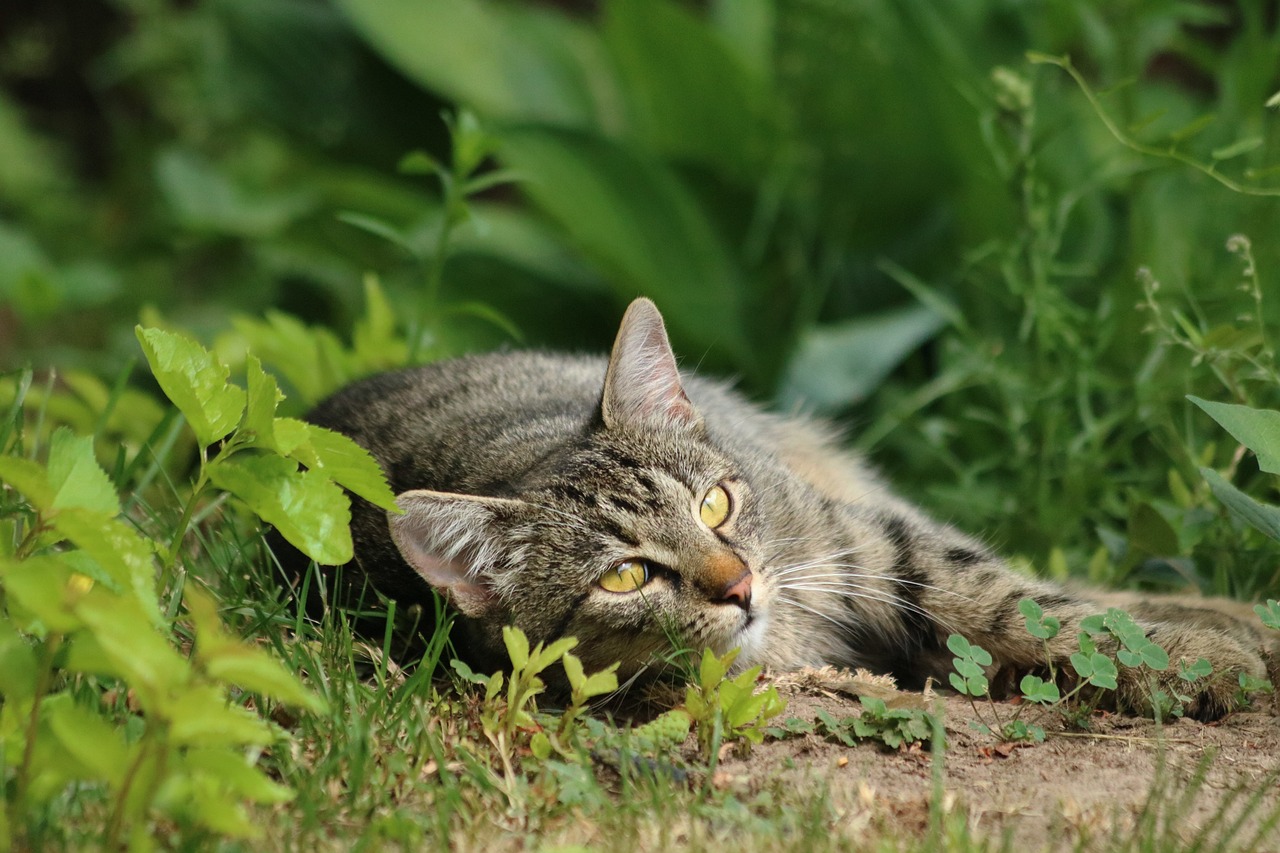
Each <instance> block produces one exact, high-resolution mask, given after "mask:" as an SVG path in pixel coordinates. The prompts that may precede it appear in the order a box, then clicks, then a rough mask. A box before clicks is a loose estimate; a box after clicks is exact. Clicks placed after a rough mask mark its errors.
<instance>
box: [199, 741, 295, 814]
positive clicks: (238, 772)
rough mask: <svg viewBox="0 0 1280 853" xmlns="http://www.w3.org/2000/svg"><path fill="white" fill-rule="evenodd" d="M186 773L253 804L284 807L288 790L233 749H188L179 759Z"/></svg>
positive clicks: (288, 796) (289, 790) (290, 791)
mask: <svg viewBox="0 0 1280 853" xmlns="http://www.w3.org/2000/svg"><path fill="white" fill-rule="evenodd" d="M180 760H181V762H182V764H183V766H184V767H185V768H186V769H188V770H196V771H200V772H202V773H205V774H208V775H209V776H210V777H212V778H214V779H216V780H217V781H218V783H219V784H220V785H222V786H225V787H226V788H227V789H228V790H230V791H233V792H235V793H236V794H237V795H239V796H241V797H244V798H246V799H249V800H252V801H253V802H255V803H287V802H289V801H290V800H292V799H293V797H294V792H293V790H292V789H290V788H288V787H286V786H284V785H280V784H277V783H276V782H273V781H271V780H270V779H268V778H267V777H266V775H265V774H263V773H262V771H260V770H258V769H257V768H256V767H254V766H253V765H252V764H251V763H250V762H248V761H246V760H245V758H244V755H243V753H242V751H240V750H233V749H225V748H224V749H190V750H187V752H186V754H185V755H183V756H182V758H181V759H180Z"/></svg>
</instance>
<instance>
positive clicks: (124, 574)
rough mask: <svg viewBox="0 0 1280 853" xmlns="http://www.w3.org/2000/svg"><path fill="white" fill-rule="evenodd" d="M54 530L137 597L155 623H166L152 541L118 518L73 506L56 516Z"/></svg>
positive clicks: (137, 600) (122, 587)
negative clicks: (162, 611) (157, 584)
mask: <svg viewBox="0 0 1280 853" xmlns="http://www.w3.org/2000/svg"><path fill="white" fill-rule="evenodd" d="M53 526H54V529H56V530H57V531H58V533H60V534H61V535H63V536H65V537H66V538H67V539H69V540H70V541H71V542H73V543H75V544H76V545H77V546H79V547H80V549H81V550H82V551H83V552H84V553H85V554H87V555H88V556H89V557H91V558H92V559H93V560H94V562H95V563H97V565H98V566H99V567H100V568H101V569H102V570H103V571H104V572H106V573H107V575H108V576H109V577H110V578H111V579H112V580H113V581H115V583H116V584H118V585H119V587H120V588H121V589H126V590H129V592H130V593H131V594H132V596H133V599H134V600H135V601H136V602H137V604H138V606H140V607H141V608H142V609H143V611H144V612H145V613H146V614H147V619H148V621H149V622H150V623H151V624H152V625H154V626H157V627H159V626H161V625H163V624H164V621H165V620H164V617H163V615H162V614H161V612H160V601H159V598H158V597H157V595H156V564H155V560H154V555H155V550H154V546H153V543H152V542H151V540H149V539H147V538H145V537H144V536H143V535H142V534H140V533H138V531H137V530H135V529H134V528H133V527H132V526H130V525H129V524H127V523H125V522H124V521H122V520H120V519H118V518H109V517H107V516H104V515H101V514H100V513H97V512H93V511H90V510H82V509H70V510H64V511H63V512H60V513H58V515H57V516H56V517H55V518H54V519H53Z"/></svg>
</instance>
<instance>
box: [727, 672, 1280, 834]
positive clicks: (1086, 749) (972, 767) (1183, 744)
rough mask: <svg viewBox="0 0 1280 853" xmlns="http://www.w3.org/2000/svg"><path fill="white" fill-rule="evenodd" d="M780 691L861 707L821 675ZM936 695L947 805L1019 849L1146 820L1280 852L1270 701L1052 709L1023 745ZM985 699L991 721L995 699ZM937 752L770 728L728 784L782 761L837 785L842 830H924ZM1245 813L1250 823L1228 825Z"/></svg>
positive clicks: (837, 708) (1276, 740) (774, 770)
mask: <svg viewBox="0 0 1280 853" xmlns="http://www.w3.org/2000/svg"><path fill="white" fill-rule="evenodd" d="M780 690H782V692H784V693H786V694H789V695H788V707H787V710H786V712H784V714H783V717H784V718H799V719H802V720H813V719H814V718H815V716H816V715H817V713H818V711H819V710H824V711H826V712H827V713H828V714H830V715H831V716H833V717H836V718H841V717H848V716H852V715H856V714H858V713H860V708H861V706H860V705H859V703H858V701H857V700H856V699H854V698H852V697H851V696H849V695H847V694H846V693H844V692H842V691H839V690H833V689H830V688H829V687H827V686H824V685H822V684H819V683H814V681H813V680H810V681H809V683H807V684H805V683H803V680H802V681H801V683H797V682H796V681H794V680H793V681H784V682H782V683H781V684H780ZM901 695H902V696H903V697H904V698H905V701H907V702H911V701H912V698H911V695H910V694H901ZM915 701H917V702H918V701H919V700H918V699H916V700H915ZM935 701H937V702H940V703H941V706H942V707H943V708H944V709H945V712H944V713H945V716H944V721H945V728H946V733H947V746H948V748H947V750H946V756H945V761H944V771H943V789H944V791H945V795H944V798H943V805H944V808H945V809H947V810H948V811H950V812H952V813H956V814H965V815H967V818H966V819H967V820H968V821H969V822H970V823H971V824H972V826H973V829H974V830H975V831H976V833H977V834H978V835H982V836H988V837H992V836H994V837H995V838H996V839H999V838H1000V837H1001V836H1002V835H1003V834H1005V833H1009V834H1011V836H1012V840H1013V842H1014V844H1013V847H1012V849H1015V850H1023V849H1033V850H1039V849H1072V848H1073V847H1075V846H1076V845H1082V846H1083V847H1084V849H1090V848H1091V847H1092V846H1093V844H1094V843H1098V844H1101V843H1103V842H1106V841H1108V840H1109V841H1111V842H1112V845H1109V846H1114V844H1115V842H1117V841H1123V840H1126V839H1127V838H1129V837H1131V836H1132V835H1133V833H1134V832H1135V830H1136V828H1137V827H1138V826H1139V824H1144V823H1146V824H1150V825H1149V826H1148V827H1147V828H1146V830H1145V831H1144V832H1142V835H1143V836H1147V837H1150V836H1151V835H1152V834H1154V836H1155V837H1158V838H1167V839H1168V840H1169V841H1179V842H1181V844H1185V843H1189V842H1192V841H1194V839H1196V838H1198V837H1203V838H1205V839H1208V840H1211V841H1213V842H1214V843H1212V844H1209V845H1208V847H1209V849H1215V846H1216V844H1217V842H1218V841H1219V840H1222V841H1225V842H1226V843H1225V846H1224V847H1223V848H1221V849H1233V850H1234V849H1239V850H1244V849H1249V850H1268V851H1280V826H1277V825H1276V824H1277V823H1280V783H1278V778H1280V716H1275V715H1274V714H1272V713H1271V710H1272V709H1271V707H1270V703H1269V702H1266V703H1265V704H1264V705H1263V706H1260V707H1259V709H1258V710H1255V711H1251V712H1244V713H1237V714H1234V715H1232V716H1230V717H1229V718H1227V719H1226V720H1224V721H1221V722H1218V723H1213V724H1203V723H1198V722H1195V721H1194V720H1177V721H1175V722H1172V723H1169V724H1166V725H1164V726H1163V727H1160V726H1157V725H1156V723H1155V722H1154V721H1152V720H1147V719H1140V718H1135V717H1130V716H1121V715H1109V714H1100V715H1097V716H1095V717H1094V718H1093V730H1092V731H1091V732H1088V733H1081V732H1075V731H1066V730H1065V727H1064V726H1063V725H1062V724H1061V721H1060V720H1057V719H1055V718H1054V717H1049V718H1047V719H1045V720H1044V721H1043V723H1042V724H1043V725H1044V727H1045V729H1046V730H1047V731H1048V738H1047V739H1046V741H1045V742H1043V743H1039V744H1030V745H1022V744H1017V745H1014V744H1009V743H1002V742H1001V741H1000V740H999V739H998V738H996V737H994V736H992V735H988V734H983V733H980V732H978V731H975V730H974V729H973V728H972V727H971V726H970V723H971V722H973V721H974V720H975V715H974V711H973V709H972V707H971V706H970V705H969V703H968V701H967V700H965V699H963V698H961V697H958V696H946V697H937V698H936V700H935ZM935 707H936V706H935ZM979 707H980V709H981V710H982V711H983V714H984V717H986V718H987V719H988V720H990V717H989V715H988V711H989V709H988V708H986V707H983V706H981V705H980V706H979ZM997 708H998V711H999V712H1000V713H1001V714H1002V716H1003V717H1006V718H1007V717H1009V716H1011V715H1012V713H1013V711H1014V710H1015V707H1014V706H1013V705H1011V704H1008V703H999V704H998V706H997ZM1024 716H1026V715H1024ZM932 761H933V759H932V756H931V754H930V751H929V747H928V745H927V744H924V745H923V746H922V747H921V746H915V747H910V748H903V749H900V750H898V751H892V750H889V749H886V748H884V747H881V746H878V745H875V744H860V745H857V746H854V747H849V746H845V745H844V744H841V743H838V742H835V741H833V740H832V739H830V738H826V737H823V736H820V735H817V734H806V735H797V736H791V737H787V738H784V739H781V740H768V741H766V742H765V743H763V744H761V745H760V746H758V747H756V748H754V749H752V750H751V751H750V753H749V754H748V755H747V756H746V757H745V758H739V757H735V756H733V755H726V756H725V758H724V761H722V762H721V764H720V766H719V771H718V773H717V776H716V779H715V784H717V785H718V786H727V787H732V788H742V789H743V790H751V789H752V788H753V787H756V788H758V787H759V786H761V785H763V784H766V783H771V782H772V781H773V780H776V779H777V778H778V776H779V775H780V774H782V775H784V776H785V777H786V782H787V784H795V785H807V786H818V787H817V788H816V790H821V787H822V786H826V787H827V789H828V795H829V797H830V799H831V801H832V803H833V804H834V805H835V807H836V808H837V809H838V810H839V811H840V812H841V817H842V819H841V821H840V825H839V829H840V830H841V831H842V832H843V831H844V830H846V829H847V830H848V832H849V833H850V835H852V836H854V837H856V836H857V834H858V833H859V830H860V829H861V828H863V827H866V828H874V827H880V828H884V827H883V824H884V822H886V821H887V822H891V823H892V825H893V826H894V827H895V828H896V829H897V830H898V831H903V832H906V833H909V834H913V830H914V831H918V832H923V831H924V829H925V827H926V825H927V822H928V817H929V804H930V801H931V799H932V793H931V792H932V790H933V787H934V783H933V778H932ZM1251 798H1252V803H1253V805H1252V807H1251V808H1246V807H1247V806H1249V805H1250V801H1251ZM1244 812H1247V814H1245V813H1244ZM1237 818H1239V819H1240V820H1241V824H1240V826H1239V827H1238V828H1235V829H1234V830H1233V831H1231V832H1228V830H1229V829H1231V827H1232V826H1233V824H1234V822H1235V821H1236V820H1237ZM1181 844H1179V846H1181Z"/></svg>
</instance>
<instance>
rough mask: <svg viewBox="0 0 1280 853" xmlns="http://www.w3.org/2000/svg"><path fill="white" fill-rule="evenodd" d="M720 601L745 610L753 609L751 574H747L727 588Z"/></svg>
mask: <svg viewBox="0 0 1280 853" xmlns="http://www.w3.org/2000/svg"><path fill="white" fill-rule="evenodd" d="M720 600H721V601H723V602H725V603H726V604H736V605H738V606H739V607H741V608H742V609H743V610H750V609H751V572H746V573H744V574H743V575H742V577H740V578H738V579H737V580H736V581H734V582H733V583H731V584H729V585H728V586H727V587H725V589H724V592H722V593H721V594H720Z"/></svg>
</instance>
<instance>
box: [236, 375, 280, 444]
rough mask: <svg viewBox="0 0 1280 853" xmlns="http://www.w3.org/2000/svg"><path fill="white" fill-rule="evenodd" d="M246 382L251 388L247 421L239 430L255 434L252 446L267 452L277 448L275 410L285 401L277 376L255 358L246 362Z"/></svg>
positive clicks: (245, 419)
mask: <svg viewBox="0 0 1280 853" xmlns="http://www.w3.org/2000/svg"><path fill="white" fill-rule="evenodd" d="M245 379H246V384H247V386H248V389H249V391H248V395H247V402H246V405H245V409H244V420H243V421H242V422H241V423H240V429H241V430H244V431H245V432H248V433H252V435H253V443H254V444H255V445H256V446H258V447H263V448H266V449H267V450H275V449H277V448H276V431H275V420H276V406H278V405H279V404H280V401H281V400H283V399H284V395H283V394H281V393H280V387H279V386H278V385H276V380H275V377H274V376H271V375H269V374H267V373H266V372H265V371H263V369H262V362H261V361H259V360H258V359H257V357H256V356H253V355H250V356H248V357H246V358H245Z"/></svg>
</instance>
